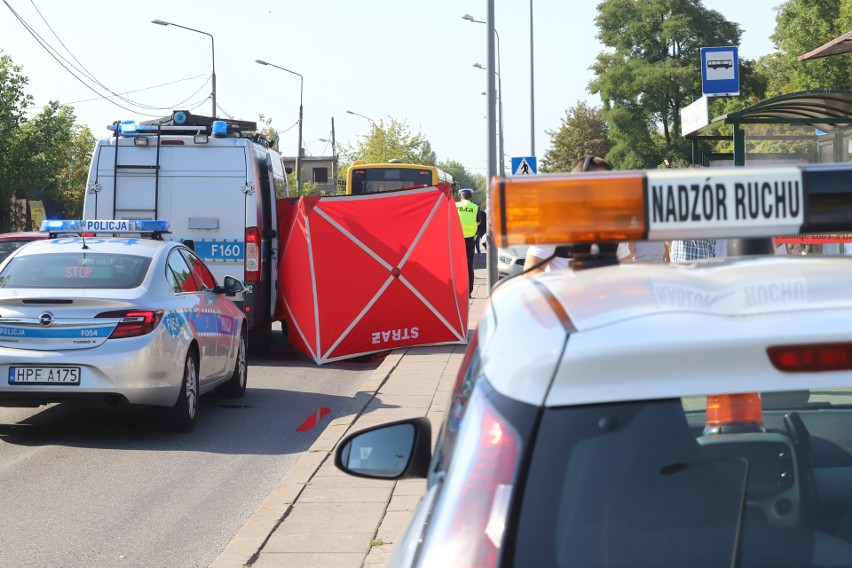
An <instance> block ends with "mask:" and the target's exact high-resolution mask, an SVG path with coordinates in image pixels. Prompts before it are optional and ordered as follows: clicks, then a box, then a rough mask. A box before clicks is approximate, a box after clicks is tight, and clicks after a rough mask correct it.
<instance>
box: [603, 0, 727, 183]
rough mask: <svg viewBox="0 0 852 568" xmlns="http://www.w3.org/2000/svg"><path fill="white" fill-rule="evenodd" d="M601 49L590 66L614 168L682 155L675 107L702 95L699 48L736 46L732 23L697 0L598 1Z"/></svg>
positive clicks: (683, 147) (684, 151)
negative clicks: (606, 126) (600, 103)
mask: <svg viewBox="0 0 852 568" xmlns="http://www.w3.org/2000/svg"><path fill="white" fill-rule="evenodd" d="M595 23H596V25H597V27H598V38H599V39H600V40H601V42H602V43H603V44H604V45H605V46H606V47H607V48H608V49H607V51H604V52H602V53H600V54H599V55H598V56H597V59H596V61H595V63H594V65H593V66H592V69H593V70H594V72H595V75H596V78H595V79H594V80H593V81H592V82H591V83H590V85H589V90H590V91H591V92H592V93H599V94H600V96H601V98H602V100H603V102H604V107H603V116H604V118H605V119H606V121H607V123H608V126H609V138H610V140H611V141H612V142H613V143H614V145H613V147H612V150H611V151H610V152H609V154H607V156H606V157H607V159H608V160H609V161H610V162H611V163H612V164H613V165H614V166H615V167H617V168H620V169H624V168H630V169H632V168H645V167H655V166H656V165H658V164H659V163H660V162H661V161H662V159H663V158H664V157H669V158H670V159H671V158H677V159H686V157H687V156H688V153H689V146H688V145H687V144H686V143H685V142H684V140H683V138H682V136H681V125H680V110H681V109H682V108H683V107H685V106H687V105H689V104H690V103H692V101H693V100H694V99H695V98H697V97H699V96H700V95H701V82H700V79H701V78H700V73H699V72H698V70H699V68H700V49H701V48H702V47H706V46H720V45H738V44H739V40H740V35H741V30H740V27H739V25H737V24H736V23H733V22H729V21H727V20H726V19H725V18H724V16H722V14H720V13H719V12H717V11H715V10H710V9H707V8H705V7H704V5H703V4H702V3H701V0H603V1H602V2H601V3H600V4H598V14H597V17H596V19H595Z"/></svg>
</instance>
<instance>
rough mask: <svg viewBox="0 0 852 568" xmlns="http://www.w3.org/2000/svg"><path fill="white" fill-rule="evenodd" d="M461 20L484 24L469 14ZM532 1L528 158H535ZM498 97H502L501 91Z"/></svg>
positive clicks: (498, 35) (498, 53)
mask: <svg viewBox="0 0 852 568" xmlns="http://www.w3.org/2000/svg"><path fill="white" fill-rule="evenodd" d="M462 20H467V21H468V22H474V23H476V24H486V25H487V22H483V21H482V20H476V19H474V18H473V16H471V15H470V14H465V15H464V16H462ZM494 35H495V36H496V37H497V75H498V76H499V75H500V34H499V33H497V30H496V29H495V30H494ZM534 62H535V57H534V56H533V0H530V156H535V71H534V70H533V63H534ZM500 95H501V96H502V95H503V92H502V90H501V91H500Z"/></svg>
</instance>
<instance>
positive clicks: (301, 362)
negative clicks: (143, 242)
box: [0, 335, 381, 568]
mask: <svg viewBox="0 0 852 568" xmlns="http://www.w3.org/2000/svg"><path fill="white" fill-rule="evenodd" d="M276 341H277V345H276V348H275V350H274V352H273V355H272V356H270V357H267V358H264V359H254V360H250V365H249V389H248V391H247V392H246V396H245V397H244V398H242V399H228V398H224V397H220V396H218V395H215V394H214V395H208V396H205V397H203V398H202V400H201V407H200V414H199V418H198V424H197V425H196V428H195V430H194V431H193V432H190V433H183V434H178V433H173V432H170V431H168V430H165V429H164V428H162V427H160V426H159V424H158V420H157V418H156V416H155V415H152V414H151V413H147V412H127V411H122V412H119V411H91V410H83V409H78V408H76V407H72V406H66V405H54V406H47V407H44V406H43V407H40V408H38V409H15V408H0V507H2V509H0V510H2V517H0V518H2V522H0V566H15V567H16V568H25V567H38V568H50V567H63V568H65V567H78V566H79V567H86V568H95V567H110V568H112V567H164V568H166V567H167V568H183V567H196V566H197V567H204V568H207V567H208V566H209V565H210V564H211V563H212V562H213V561H214V560H215V559H216V558H217V557H218V556H219V554H220V553H221V552H222V551H223V550H224V549H225V547H226V546H227V545H228V543H229V542H230V541H231V539H232V538H233V537H234V535H235V534H236V533H237V531H239V529H240V528H242V526H243V525H244V524H245V522H246V521H247V520H248V519H249V517H250V516H251V515H252V514H253V513H254V511H255V510H256V509H257V507H258V506H259V505H260V504H261V503H262V501H263V500H264V499H265V498H266V496H267V495H268V494H269V493H270V492H271V491H272V490H273V489H274V488H275V487H276V486H277V485H278V483H279V482H280V480H281V478H282V477H283V476H284V475H285V474H286V473H287V471H289V470H290V469H291V468H292V467H293V466H294V465H295V464H296V462H297V461H298V459H299V457H300V456H301V454H302V453H303V452H305V451H306V450H307V449H308V448H309V447H310V446H311V444H312V443H313V441H314V440H315V439H316V438H317V437H318V436H319V435H320V434H321V433H322V430H323V429H324V427H325V425H327V424H328V423H329V422H330V421H331V420H333V419H334V418H336V417H338V416H340V414H341V412H342V410H341V407H343V406H344V404H345V403H346V402H348V401H349V400H351V398H352V397H353V396H354V395H355V394H356V393H357V392H358V390H359V388H360V386H361V385H362V384H363V383H364V381H365V380H366V379H367V378H368V377H369V375H370V373H371V372H372V371H373V370H374V369H375V368H376V367H378V365H379V363H380V362H381V360H380V358H373V359H370V360H368V361H359V362H346V363H339V364H333V365H327V366H324V367H317V366H316V365H315V364H314V363H313V362H311V361H308V360H306V359H304V358H302V357H301V356H299V355H297V354H294V353H292V352H289V351H287V350H285V349H284V347H283V338H282V337H281V336H280V335H279V336H277V337H276ZM321 408H328V409H329V410H330V412H329V413H328V414H327V415H325V416H323V417H322V419H321V420H320V421H319V422H318V423H317V425H316V426H314V427H312V428H308V427H309V426H310V424H311V423H310V418H309V417H311V416H316V415H317V411H318V410H320V409H321ZM297 429H300V430H303V431H297Z"/></svg>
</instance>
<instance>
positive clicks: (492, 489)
mask: <svg viewBox="0 0 852 568" xmlns="http://www.w3.org/2000/svg"><path fill="white" fill-rule="evenodd" d="M458 436H459V437H458V440H456V444H457V451H456V452H455V457H454V459H453V463H452V464H451V466H450V469H449V471H448V472H447V477H446V479H445V481H444V483H445V484H446V485H447V487H445V488H444V491H442V497H441V499H442V500H443V501H442V502H441V503H439V504H438V505H437V506H436V507H435V512H434V513H433V517H432V520H431V522H430V524H431V526H432V529H431V530H430V532H429V534H428V536H427V537H426V538H427V540H428V546H425V547H424V555H425V558H424V562H423V565H424V566H476V567H483V568H484V567H492V566H496V565H497V562H498V561H499V559H500V551H501V546H502V544H503V534H504V531H505V527H506V520H507V517H508V514H509V506H510V503H511V498H512V491H513V488H514V485H513V483H514V477H515V472H516V470H517V465H518V460H519V456H520V446H521V441H520V436H519V435H518V433H517V431H516V430H515V429H514V427H513V426H512V425H511V424H510V423H509V422H508V421H507V420H506V419H505V418H504V417H503V416H502V415H501V414H500V413H499V412H498V411H497V409H496V408H494V406H492V405H491V403H490V402H489V401H488V400H487V399H486V398H485V395H484V394H483V392H482V389H481V388H475V389H474V391H473V393H472V395H471V398H470V402H469V403H468V409H467V412H466V413H465V417H464V420H463V421H462V425H461V429H460V430H459V433H458Z"/></svg>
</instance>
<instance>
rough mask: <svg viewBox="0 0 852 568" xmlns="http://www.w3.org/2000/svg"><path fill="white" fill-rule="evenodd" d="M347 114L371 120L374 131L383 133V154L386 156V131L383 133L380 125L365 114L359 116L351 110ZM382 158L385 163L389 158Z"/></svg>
mask: <svg viewBox="0 0 852 568" xmlns="http://www.w3.org/2000/svg"><path fill="white" fill-rule="evenodd" d="M346 114H354V115H355V116H360V117H361V118H364V119H366V120H369V121H370V124H372V125H373V130H374V131H376V132H381V133H382V154H385V153H386V152H387V140H385V133H384V131H383V130H382V129H381V128H379V125H378V124H376V121H375V120H373V119H372V118H370V117H369V116H364V115H363V114H358V113H357V112H353V111H351V110H347V111H346ZM382 158H383V159H384V160H385V161H388V157H387V156H386V155H383V156H382Z"/></svg>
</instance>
